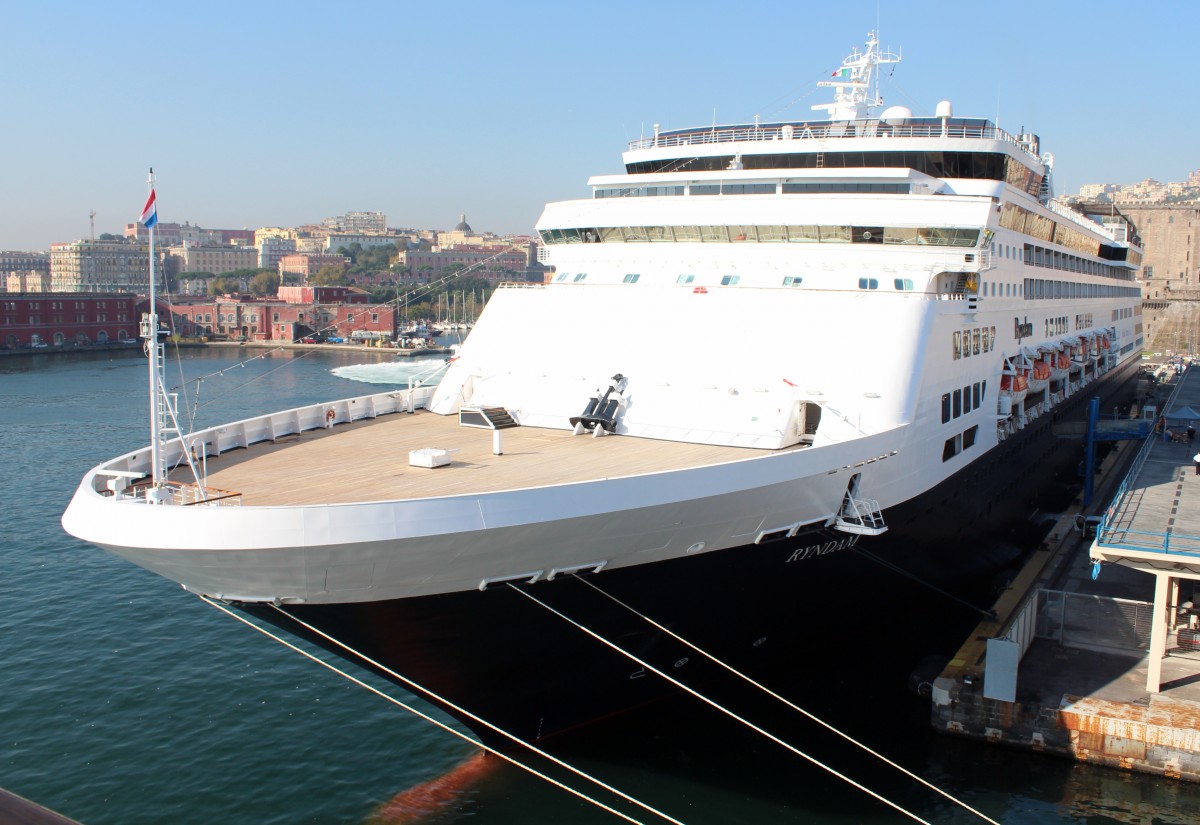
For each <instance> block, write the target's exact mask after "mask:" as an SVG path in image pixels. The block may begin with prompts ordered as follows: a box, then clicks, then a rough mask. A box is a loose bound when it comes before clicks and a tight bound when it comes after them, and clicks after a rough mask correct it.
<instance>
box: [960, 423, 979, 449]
mask: <svg viewBox="0 0 1200 825" xmlns="http://www.w3.org/2000/svg"><path fill="white" fill-rule="evenodd" d="M978 433H979V426H978V425H976V426H974V427H968V428H967V429H966V430H965V431H964V432H963V434H962V448H963V449H964V450H966V449H969V448H971V447H974V446H975V436H976V435H977V434H978Z"/></svg>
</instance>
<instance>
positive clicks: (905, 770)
mask: <svg viewBox="0 0 1200 825" xmlns="http://www.w3.org/2000/svg"><path fill="white" fill-rule="evenodd" d="M571 575H572V577H573V578H575V579H576V580H578V581H581V582H583V583H584V584H586V585H587V586H588V587H590V588H592V589H593V590H595V591H596V592H597V593H600V594H601V595H603V596H605V597H607V598H609V599H611V600H612V601H614V602H616V603H617V604H619V605H620V606H621V607H623V608H625V609H626V610H628V611H629V612H630V613H632V614H634V615H635V616H637V617H639V618H640V619H642V620H643V621H645V622H647V623H649V624H651V625H653V626H654V627H656V628H658V629H659V630H661V631H662V632H663V633H666V634H667V635H668V636H670V637H671V638H672V639H675V640H676V641H678V642H681V643H682V644H684V645H686V646H687V647H689V648H691V649H692V650H694V651H696V652H697V653H699V654H700V655H701V656H704V657H705V658H707V659H709V660H710V661H712V662H714V663H716V664H718V665H720V666H721V667H723V668H725V669H726V670H728V671H729V672H730V673H732V674H733V675H735V676H737V677H739V678H740V679H743V680H745V681H746V682H748V683H749V684H751V685H753V686H754V687H756V688H758V689H759V690H761V691H762V692H763V693H766V694H767V695H768V696H771V697H773V698H775V699H778V700H779V701H780V702H783V704H785V705H787V706H788V707H789V708H791V709H792V710H794V711H796V712H798V713H800V714H801V715H803V716H804V717H805V718H806V719H809V720H810V721H813V722H816V723H817V724H818V725H820V726H821V727H823V728H825V729H826V730H828V731H830V732H832V733H835V734H837V735H838V736H840V737H841V738H842V739H844V740H846V741H847V742H850V743H851V744H853V745H855V746H856V747H859V748H861V749H862V750H864V751H866V752H867V753H869V754H871V756H874V757H875V758H876V759H879V760H881V761H882V762H883V763H884V764H886V765H889V766H891V767H893V768H895V769H896V770H898V771H900V772H901V773H902V774H904V775H905V776H907V777H908V778H909V779H913V780H916V781H917V782H919V783H920V784H922V785H924V786H925V787H926V788H929V789H930V790H931V791H934V792H936V793H939V794H941V795H942V796H944V797H945V798H946V799H949V800H950V801H951V802H953V803H955V804H956V805H959V806H961V807H963V808H965V809H966V810H968V811H970V812H971V813H973V814H975V815H976V816H978V817H979V818H980V819H982V820H983V821H984V822H989V823H991V825H1000V823H999V822H997V821H996V820H994V819H992V818H991V817H989V816H988V815H987V814H985V813H983V812H981V811H977V810H975V809H974V808H972V807H971V806H970V805H968V804H967V803H966V802H964V801H962V800H961V799H957V798H956V797H954V796H952V795H951V794H950V793H949V792H947V791H944V790H942V789H941V788H939V787H938V786H936V785H934V784H933V783H932V782H929V781H928V780H927V779H924V778H923V777H920V776H918V775H917V774H915V773H913V772H912V771H910V770H909V769H908V768H905V767H904V766H903V765H899V764H897V763H895V762H893V761H892V760H891V759H888V758H887V757H886V756H884V755H883V754H882V753H878V752H877V751H875V750H873V749H872V748H871V747H870V746H869V745H867V744H865V743H863V742H859V741H858V740H857V739H855V738H854V737H853V736H851V735H850V734H848V733H845V732H844V731H841V730H839V729H838V728H836V727H834V726H833V725H831V724H829V723H828V722H826V721H825V720H824V719H821V718H820V717H819V716H817V715H815V714H813V713H812V712H810V711H807V710H805V709H804V708H802V707H800V706H799V705H797V704H795V703H794V702H792V701H791V700H789V699H786V698H784V697H783V696H781V695H779V694H778V693H776V692H775V691H773V690H771V689H770V688H769V687H767V686H766V685H764V684H762V683H761V682H758V681H756V680H755V679H753V678H751V677H750V676H748V675H747V674H745V673H743V672H742V671H740V670H738V669H737V668H735V667H734V666H733V665H730V664H727V663H726V662H724V661H722V660H721V659H718V658H717V657H716V656H714V655H713V654H711V653H709V652H708V651H706V650H703V649H702V648H700V647H699V646H698V645H695V644H693V643H692V642H690V641H688V640H687V639H685V638H683V637H682V636H680V635H679V634H678V633H676V632H675V631H673V630H671V629H670V628H668V627H666V626H664V625H662V624H659V623H658V622H656V621H655V620H654V619H651V618H650V617H649V616H647V615H646V614H645V613H642V612H641V611H639V610H637V609H636V608H634V607H632V606H630V605H629V604H626V603H625V602H623V601H621V600H620V599H618V598H617V597H616V596H614V595H613V594H611V593H609V592H608V591H607V590H605V589H604V588H602V587H600V586H599V585H598V584H596V583H594V582H592V581H589V580H588V579H585V578H584V577H582V576H580V575H578V574H575V573H572V574H571Z"/></svg>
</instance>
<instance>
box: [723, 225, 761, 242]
mask: <svg viewBox="0 0 1200 825" xmlns="http://www.w3.org/2000/svg"><path fill="white" fill-rule="evenodd" d="M729 239H730V240H733V241H756V240H758V232H757V231H755V228H754V227H753V226H731V227H729Z"/></svg>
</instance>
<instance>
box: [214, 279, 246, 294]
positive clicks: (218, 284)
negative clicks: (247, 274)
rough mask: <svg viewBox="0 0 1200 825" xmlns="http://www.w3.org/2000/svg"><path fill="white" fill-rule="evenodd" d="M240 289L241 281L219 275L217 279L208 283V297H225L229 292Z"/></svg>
mask: <svg viewBox="0 0 1200 825" xmlns="http://www.w3.org/2000/svg"><path fill="white" fill-rule="evenodd" d="M241 288H242V284H241V281H239V280H238V279H237V278H232V277H230V276H228V275H221V276H219V277H216V278H212V279H210V280H209V282H208V294H209V295H225V294H226V293H229V292H237V291H239V290H240V289H241Z"/></svg>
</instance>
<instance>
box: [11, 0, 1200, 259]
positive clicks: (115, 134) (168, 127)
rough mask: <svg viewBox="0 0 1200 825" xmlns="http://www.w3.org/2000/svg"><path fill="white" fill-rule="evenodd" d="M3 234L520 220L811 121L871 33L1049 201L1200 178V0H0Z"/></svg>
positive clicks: (912, 96) (893, 94) (922, 111)
mask: <svg viewBox="0 0 1200 825" xmlns="http://www.w3.org/2000/svg"><path fill="white" fill-rule="evenodd" d="M3 8H4V12H3V19H4V30H5V47H4V49H0V79H2V80H0V113H2V115H3V120H2V121H0V250H5V249H7V250H46V249H48V248H49V246H50V244H52V243H58V242H63V241H71V240H75V239H79V238H86V237H88V236H89V234H90V231H91V229H90V223H89V212H91V211H93V210H94V211H95V213H96V217H95V231H96V234H97V235H99V234H100V233H103V232H113V233H121V232H123V230H124V225H125V224H126V223H129V222H132V221H134V220H135V219H136V218H137V216H138V214H139V213H140V211H141V206H142V203H143V201H144V200H145V197H146V175H147V171H148V169H149V167H151V166H152V167H154V171H155V177H156V181H157V183H156V189H157V194H158V211H159V219H160V220H162V221H170V222H179V223H183V222H185V221H187V222H191V223H193V224H199V225H200V226H203V227H207V228H222V229H239V228H248V229H253V228H256V227H259V226H295V225H299V224H302V223H314V222H319V221H321V220H322V219H323V218H327V217H332V216H335V215H340V214H343V213H345V212H347V211H371V212H383V213H385V214H386V215H387V219H388V225H389V226H393V227H406V228H429V229H449V228H451V227H453V226H454V224H456V223H457V222H458V216H459V213H465V214H466V216H467V220H468V222H469V223H470V224H471V226H472V227H473V228H474V229H475V230H476V231H492V232H497V233H502V234H507V233H530V232H532V230H533V227H534V224H535V222H536V221H537V218H538V215H539V214H540V212H541V209H542V206H543V204H544V203H546V202H547V201H555V200H564V199H570V198H577V197H586V196H587V195H588V192H589V190H588V189H587V179H588V177H589V176H590V175H596V174H613V173H617V172H620V171H621V152H622V151H623V150H624V149H625V147H626V144H627V142H628V141H629V140H632V139H635V138H637V137H639V136H640V135H643V134H649V133H651V131H652V129H653V124H654V123H660V124H661V125H662V128H663V129H672V128H682V127H686V126H695V125H701V124H705V125H707V124H711V123H713V122H714V120H715V122H716V123H718V124H722V123H738V122H741V123H744V122H752V121H753V119H754V116H755V115H759V116H760V117H761V118H762V120H763V122H770V121H775V120H795V119H806V118H817V117H820V116H822V115H821V114H820V113H814V112H811V111H810V109H809V107H810V106H811V105H812V104H814V103H821V102H825V101H826V100H828V99H829V95H828V92H827V90H818V89H816V88H815V83H816V81H818V80H821V79H823V78H826V77H828V76H829V74H830V73H831V72H832V70H833V69H834V68H836V67H837V66H839V65H840V64H841V60H842V58H843V57H845V56H846V55H847V54H848V53H849V51H850V49H851V47H854V46H858V47H859V48H862V47H863V45H864V43H865V39H866V38H865V35H866V33H867V32H868V31H869V30H871V29H876V28H877V29H879V31H880V41H881V45H882V46H884V47H888V48H890V49H891V50H893V51H899V52H900V53H901V54H902V56H903V62H901V63H900V64H899V65H898V66H895V67H894V70H893V67H885V68H884V72H883V74H884V75H885V77H884V78H883V80H882V82H881V86H880V91H881V93H882V95H883V98H884V102H885V105H893V104H900V105H905V106H908V107H909V108H910V109H912V110H913V112H914V114H916V115H932V114H933V111H934V108H935V107H936V105H937V103H938V101H939V100H943V99H947V100H950V101H951V102H952V103H953V105H954V112H955V114H956V115H958V116H968V117H986V118H989V119H992V120H993V121H996V122H998V124H999V125H1000V126H1001V128H1004V129H1006V130H1008V131H1009V132H1012V133H1017V132H1019V131H1022V130H1026V131H1032V132H1035V133H1037V134H1038V135H1040V136H1041V139H1042V142H1041V146H1042V150H1043V151H1044V152H1045V151H1049V152H1051V153H1053V154H1054V156H1055V167H1054V183H1055V189H1056V191H1057V192H1058V193H1060V194H1066V193H1071V192H1075V191H1078V189H1079V187H1080V186H1081V185H1083V184H1086V183H1133V182H1136V181H1139V180H1142V179H1145V178H1156V179H1158V180H1160V181H1172V180H1183V179H1186V177H1187V175H1188V173H1189V172H1190V171H1192V170H1194V169H1196V168H1200V151H1198V150H1197V141H1196V136H1197V135H1198V134H1200V105H1197V101H1196V99H1195V95H1194V90H1195V88H1196V81H1197V79H1200V69H1197V66H1196V63H1195V57H1194V56H1193V55H1192V54H1191V46H1190V44H1191V40H1192V36H1193V35H1194V33H1195V31H1196V30H1197V28H1198V26H1197V24H1198V23H1200V3H1194V2H1190V1H1189V2H1173V1H1167V0H1156V1H1155V2H1148V3H1145V4H1130V3H1127V2H1115V0H1091V2H1066V0H1037V1H1036V2H1031V0H1003V2H996V1H995V0H991V2H976V1H975V0H913V1H912V2H899V1H898V0H869V1H868V0H861V1H860V0H840V2H837V3H829V2H820V3H817V2H809V0H792V2H784V1H783V0H769V1H767V2H763V1H762V0H741V2H738V3H728V2H721V3H717V2H707V0H695V2H688V3H679V2H676V1H675V0H663V1H662V2H655V3H648V2H645V1H644V0H642V2H636V3H635V2H626V1H625V0H606V2H603V3H587V4H585V3H576V2H570V1H569V0H566V1H564V0H555V2H548V1H546V2H543V0H536V2H534V1H533V0H531V1H530V2H522V1H521V0H510V1H509V2H506V3H485V2H476V0H456V2H453V3H444V2H442V3H420V4H418V3H412V2H407V0H390V2H370V1H369V0H360V1H358V2H351V3H346V4H329V3H320V4H318V3H310V2H307V0H291V1H290V2H278V3H276V2H271V1H270V0H251V2H241V3H233V2H225V0H206V2H204V3H199V4H197V3H186V4H183V3H158V4H133V5H129V4H124V5H121V4H115V3H103V2H101V3H96V2H94V0H91V2H87V3H83V2H79V3H67V2H56V1H55V0H42V2H38V3H8V4H5V6H4V7H3Z"/></svg>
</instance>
